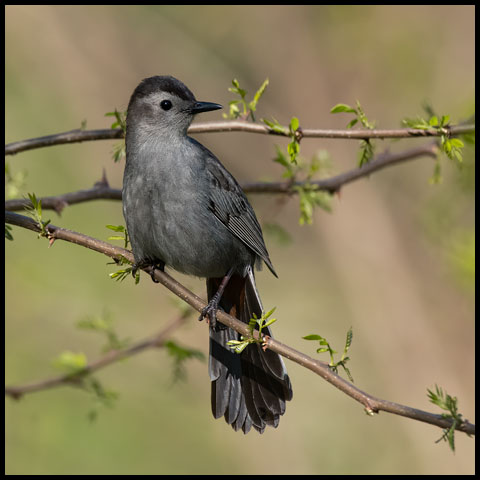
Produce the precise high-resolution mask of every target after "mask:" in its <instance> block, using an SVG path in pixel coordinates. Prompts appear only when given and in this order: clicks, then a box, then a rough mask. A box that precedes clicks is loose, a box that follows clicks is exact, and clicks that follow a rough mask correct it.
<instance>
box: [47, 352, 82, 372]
mask: <svg viewBox="0 0 480 480" xmlns="http://www.w3.org/2000/svg"><path fill="white" fill-rule="evenodd" d="M87 363H88V362H87V356H86V355H85V354H84V353H82V352H79V353H75V352H71V351H69V350H66V351H64V352H62V353H61V354H60V355H58V357H56V358H54V359H53V362H52V365H53V366H54V367H55V368H56V369H57V370H61V371H62V372H64V373H66V374H67V375H78V374H79V373H81V372H83V371H84V370H85V368H86V367H87Z"/></svg>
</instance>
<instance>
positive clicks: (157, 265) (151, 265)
mask: <svg viewBox="0 0 480 480" xmlns="http://www.w3.org/2000/svg"><path fill="white" fill-rule="evenodd" d="M144 268H148V273H149V275H150V277H151V279H152V281H153V282H154V283H159V282H158V280H157V279H156V278H155V270H156V269H158V270H161V271H162V272H163V271H164V269H165V263H163V262H158V263H150V262H148V261H145V260H143V261H140V262H138V263H134V264H133V266H132V276H133V277H134V278H135V276H136V274H137V271H138V270H139V269H144Z"/></svg>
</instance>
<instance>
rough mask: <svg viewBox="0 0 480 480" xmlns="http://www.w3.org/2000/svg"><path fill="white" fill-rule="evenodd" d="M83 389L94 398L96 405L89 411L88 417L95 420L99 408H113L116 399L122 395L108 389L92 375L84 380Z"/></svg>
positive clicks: (92, 420)
mask: <svg viewBox="0 0 480 480" xmlns="http://www.w3.org/2000/svg"><path fill="white" fill-rule="evenodd" d="M82 387H83V389H84V390H85V391H86V392H88V393H90V394H91V395H92V398H93V402H94V406H93V407H92V408H91V409H90V410H89V412H88V419H89V420H90V421H91V422H94V421H95V420H96V419H97V418H98V412H99V408H102V407H103V408H105V407H106V408H113V407H114V406H115V401H116V400H117V399H118V397H119V396H120V395H119V393H118V392H116V391H114V390H108V389H106V388H104V386H103V385H102V384H101V383H100V382H99V381H98V380H97V379H96V378H95V377H92V376H89V377H87V378H85V379H84V380H83V382H82Z"/></svg>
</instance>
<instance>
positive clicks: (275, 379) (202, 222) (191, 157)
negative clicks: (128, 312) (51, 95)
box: [123, 76, 292, 433]
mask: <svg viewBox="0 0 480 480" xmlns="http://www.w3.org/2000/svg"><path fill="white" fill-rule="evenodd" d="M218 108H222V107H221V105H218V104H216V103H210V102H198V101H197V100H196V99H195V97H194V95H193V93H192V92H191V91H190V90H189V89H188V88H187V87H186V86H185V85H184V84H183V83H182V82H180V81H179V80H177V79H175V78H173V77H170V76H155V77H151V78H146V79H145V80H143V81H142V82H141V83H140V84H139V85H138V86H137V88H136V89H135V91H134V92H133V94H132V96H131V98H130V103H129V104H128V112H127V134H126V152H127V163H126V167H125V173H124V177H123V214H124V216H125V220H126V222H127V230H128V234H129V236H130V241H131V245H132V250H133V254H134V257H135V266H134V267H135V269H136V268H140V267H142V268H144V267H147V266H150V267H152V268H151V270H150V271H151V272H153V271H154V270H153V269H155V268H159V269H161V270H163V269H164V267H165V265H166V266H169V267H172V268H174V269H175V270H178V271H179V272H183V273H187V274H190V275H195V276H198V277H206V278H207V294H208V300H209V303H208V306H207V307H206V308H205V309H204V310H203V312H202V315H201V316H200V318H203V317H204V316H207V318H209V319H210V328H209V330H210V356H209V374H210V378H211V381H212V396H211V399H212V411H213V415H214V416H215V418H219V417H221V416H224V417H225V420H226V421H227V423H229V424H231V425H232V427H233V428H234V429H235V430H238V429H240V428H241V429H242V430H243V432H244V433H247V432H248V431H249V430H250V428H251V427H252V426H253V427H254V428H255V429H256V430H258V431H259V432H261V433H262V432H263V431H264V429H265V426H266V425H271V426H273V427H277V425H278V423H279V420H280V416H281V415H283V414H284V413H285V402H286V400H290V399H291V398H292V387H291V384H290V379H289V377H288V375H287V371H286V369H285V365H284V363H283V361H282V359H281V357H280V356H279V355H277V354H276V353H274V352H273V351H271V350H268V349H267V350H266V351H263V350H262V348H261V346H260V345H259V344H257V343H254V344H251V345H249V346H248V347H247V348H246V349H245V350H244V351H243V352H242V353H241V354H237V353H234V352H233V351H232V350H231V349H230V348H229V347H228V345H227V342H228V341H229V340H238V339H239V337H240V336H239V334H238V333H237V332H235V331H234V330H232V329H230V328H227V327H225V326H224V325H221V324H220V323H217V322H215V312H216V310H217V309H218V308H220V309H222V310H224V311H225V312H227V313H229V314H230V315H233V316H235V317H237V318H239V319H240V320H242V321H243V322H246V323H248V321H249V320H250V319H251V318H253V314H255V315H256V316H257V317H258V318H260V315H261V314H262V304H261V302H260V298H259V296H258V292H257V289H256V286H255V280H254V273H253V269H254V266H257V267H258V266H260V265H261V263H262V261H263V262H265V263H266V265H267V266H268V268H269V269H270V270H271V271H272V273H273V274H274V275H275V276H276V273H275V270H274V269H273V266H272V263H271V261H270V258H269V256H268V252H267V249H266V247H265V243H264V240H263V236H262V230H261V228H260V225H259V223H258V220H257V218H256V216H255V212H254V211H253V208H252V207H251V205H250V203H249V202H248V200H247V197H246V196H245V194H244V193H243V191H242V189H241V188H240V186H239V185H238V183H237V181H236V180H235V179H234V178H233V176H232V175H231V174H230V173H229V172H228V171H227V170H226V168H225V167H224V166H223V165H222V164H221V163H220V161H219V160H218V159H217V158H216V157H215V156H214V155H213V153H211V152H210V151H209V150H207V149H206V148H205V147H204V146H203V145H201V144H200V143H198V142H197V141H196V140H194V139H193V138H190V137H189V136H187V129H188V127H189V125H190V123H191V121H192V119H193V116H194V115H195V114H197V113H200V112H208V111H211V110H216V109H218ZM152 278H153V276H152ZM263 333H265V334H267V335H271V333H270V330H269V329H266V330H265V329H264V330H263Z"/></svg>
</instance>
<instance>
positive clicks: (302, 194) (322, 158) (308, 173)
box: [273, 145, 332, 225]
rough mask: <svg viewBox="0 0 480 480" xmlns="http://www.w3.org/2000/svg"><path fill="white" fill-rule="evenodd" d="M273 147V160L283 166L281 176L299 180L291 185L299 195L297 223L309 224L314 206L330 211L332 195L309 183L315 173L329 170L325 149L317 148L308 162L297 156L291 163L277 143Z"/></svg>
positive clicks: (329, 162)
mask: <svg viewBox="0 0 480 480" xmlns="http://www.w3.org/2000/svg"><path fill="white" fill-rule="evenodd" d="M275 147H276V151H277V155H276V157H274V159H273V161H274V162H276V163H278V164H279V165H281V166H282V167H283V168H284V172H283V174H282V177H284V178H287V179H289V180H290V181H291V182H292V183H293V182H294V181H295V180H297V179H298V180H300V181H301V184H300V185H294V186H293V187H292V189H293V190H295V191H296V192H297V193H298V196H299V202H300V218H299V223H300V225H304V224H308V225H311V224H312V222H313V212H314V209H315V207H320V208H322V209H323V210H325V211H326V212H331V211H332V206H331V199H332V195H331V194H330V193H329V192H326V191H325V190H320V189H319V188H318V187H317V186H316V185H315V184H314V183H311V180H312V179H313V176H314V175H315V174H317V173H322V172H325V171H327V170H330V167H331V160H330V156H329V154H328V152H327V151H326V150H319V151H318V152H316V153H315V155H313V157H312V159H311V160H310V162H306V161H305V160H304V159H303V158H301V157H299V158H298V159H297V160H296V161H295V163H292V162H291V161H290V160H289V159H288V158H287V156H286V155H285V153H284V152H283V151H282V149H281V148H280V147H279V146H278V145H275ZM298 177H300V178H298Z"/></svg>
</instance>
